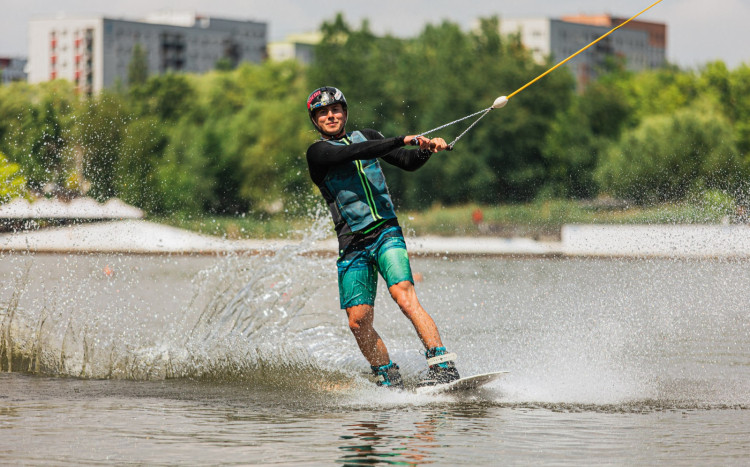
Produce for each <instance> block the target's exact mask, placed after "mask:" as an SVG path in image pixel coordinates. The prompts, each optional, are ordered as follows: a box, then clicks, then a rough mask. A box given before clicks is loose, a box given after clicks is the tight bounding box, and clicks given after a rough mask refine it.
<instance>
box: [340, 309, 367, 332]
mask: <svg viewBox="0 0 750 467" xmlns="http://www.w3.org/2000/svg"><path fill="white" fill-rule="evenodd" d="M346 314H347V316H348V317H349V329H351V331H352V332H353V333H355V334H356V333H358V332H361V331H362V330H365V329H369V328H371V327H372V318H373V309H372V307H371V306H369V305H356V306H353V307H351V308H347V309H346Z"/></svg>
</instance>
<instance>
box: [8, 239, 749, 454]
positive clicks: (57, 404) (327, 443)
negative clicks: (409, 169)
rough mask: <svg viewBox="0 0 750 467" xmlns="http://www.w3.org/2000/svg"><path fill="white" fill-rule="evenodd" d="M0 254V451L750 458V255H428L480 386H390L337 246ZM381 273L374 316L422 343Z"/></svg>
mask: <svg viewBox="0 0 750 467" xmlns="http://www.w3.org/2000/svg"><path fill="white" fill-rule="evenodd" d="M301 253H304V252H303V251H301V249H299V248H297V249H295V248H287V249H283V250H281V251H278V252H277V253H276V254H275V255H265V256H252V257H244V256H230V257H221V258H218V257H185V256H173V257H169V256H127V255H23V254H7V253H6V254H4V255H3V256H2V257H0V331H1V332H0V342H1V344H0V362H1V363H0V365H1V366H0V368H2V372H0V464H56V465H66V464H67V465H80V464H100V463H116V464H148V465H169V464H181V465H184V464H189V465H231V464H240V465H253V464H259V465H325V464H335V463H339V464H349V465H358V464H397V465H409V464H420V465H421V464H434V465H499V464H507V465H529V464H555V465H581V464H610V465H611V464H615V465H618V464H619V465H633V464H657V463H660V464H661V463H664V464H670V465H672V464H676V465H742V464H745V465H747V459H748V456H750V319H749V316H748V303H750V287H749V285H750V267H749V266H750V265H748V263H747V262H746V261H721V260H700V261H699V260H670V259H658V260H657V259H642V260H614V259H554V258H544V259H542V258H531V259H513V258H434V257H433V258H415V259H413V264H412V265H413V269H414V270H415V272H418V273H420V274H421V276H422V277H423V279H422V280H421V281H420V282H418V283H417V291H418V294H419V295H420V299H421V301H422V303H423V304H424V306H425V308H426V309H427V310H428V311H429V312H430V313H431V314H432V315H433V317H434V318H435V320H436V322H437V323H438V326H439V328H440V330H441V334H442V337H443V341H444V342H445V344H446V345H447V347H448V349H449V350H450V351H453V352H456V353H457V354H458V356H459V358H458V365H459V370H460V371H461V372H462V373H463V374H465V375H469V374H472V373H481V372H488V371H495V370H509V371H510V373H509V374H508V375H506V376H505V377H503V378H502V379H500V380H498V381H496V382H494V383H491V384H490V385H488V386H487V387H485V388H484V389H483V390H481V391H479V392H477V393H475V394H471V395H465V396H450V395H441V396H429V395H417V394H412V393H408V392H393V391H388V390H384V389H381V388H377V387H375V386H373V385H372V383H371V382H369V381H368V380H367V379H366V378H365V377H364V376H363V372H365V371H366V370H367V369H368V366H367V363H366V362H365V360H364V359H363V358H362V357H361V355H360V354H359V352H358V350H357V347H356V344H355V342H354V339H353V337H352V336H351V335H350V332H349V330H348V327H347V325H346V319H345V316H344V313H343V312H342V311H341V310H339V309H338V300H337V289H336V285H335V281H336V278H335V265H334V261H335V260H334V259H332V258H319V257H316V256H314V255H306V254H301ZM384 290H385V289H384V287H383V284H382V283H381V287H380V289H379V292H380V296H379V297H378V302H377V304H376V310H377V311H376V327H377V328H378V330H379V331H380V332H381V335H383V337H384V339H385V340H386V344H387V345H388V346H389V350H390V351H391V355H392V357H393V359H394V361H396V362H398V363H399V365H400V366H401V367H402V370H403V372H404V374H405V377H406V378H407V379H410V380H412V381H413V380H416V379H417V378H418V377H419V374H420V372H421V371H423V370H424V367H425V363H424V356H423V355H422V354H421V353H420V351H421V349H420V348H419V347H420V346H419V341H418V339H417V337H416V334H415V333H414V331H413V329H412V328H411V326H410V324H409V323H408V321H407V320H406V319H405V318H404V317H403V316H402V315H401V313H400V312H399V311H398V309H397V307H396V306H395V304H393V303H392V301H391V300H390V298H388V297H386V296H385V295H384V294H383V292H384Z"/></svg>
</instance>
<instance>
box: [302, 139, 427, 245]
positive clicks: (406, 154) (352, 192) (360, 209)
mask: <svg viewBox="0 0 750 467" xmlns="http://www.w3.org/2000/svg"><path fill="white" fill-rule="evenodd" d="M430 155H431V153H430V152H429V151H420V150H410V149H405V148H404V137H403V136H400V137H396V138H384V137H383V135H381V134H380V133H379V132H377V131H375V130H369V129H364V130H361V131H355V132H352V133H347V134H346V136H344V137H342V138H340V139H336V140H320V141H318V142H316V143H314V144H312V145H311V146H310V147H309V148H308V149H307V165H308V168H309V170H310V177H311V178H312V181H313V182H314V183H315V184H316V185H317V186H318V188H319V189H320V192H321V194H322V195H323V198H324V199H325V201H326V203H327V204H328V209H329V210H330V211H331V216H332V217H333V223H334V227H335V229H336V234H337V235H338V238H339V249H340V250H344V249H345V247H346V245H348V244H349V243H350V242H351V241H353V240H354V239H355V237H356V235H362V234H366V233H368V232H370V231H372V230H374V229H376V228H377V227H380V226H381V225H383V226H385V225H398V221H397V218H396V213H395V211H394V208H393V201H392V200H391V195H390V193H389V192H388V187H387V185H386V183H385V177H384V176H383V171H382V169H381V168H380V163H379V161H378V159H382V160H383V161H385V162H387V163H389V164H392V165H395V166H396V167H399V168H401V169H404V170H409V171H413V170H417V169H418V168H420V167H422V166H423V165H424V164H425V163H426V162H427V160H428V159H429V158H430Z"/></svg>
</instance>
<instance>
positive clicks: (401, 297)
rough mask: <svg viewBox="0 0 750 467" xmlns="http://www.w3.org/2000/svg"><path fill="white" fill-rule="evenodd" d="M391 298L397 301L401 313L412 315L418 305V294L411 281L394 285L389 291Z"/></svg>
mask: <svg viewBox="0 0 750 467" xmlns="http://www.w3.org/2000/svg"><path fill="white" fill-rule="evenodd" d="M389 291H390V292H391V297H393V299H394V300H395V301H396V303H397V304H398V306H399V308H401V311H403V312H404V313H407V314H408V313H410V312H411V311H413V310H414V307H415V306H416V304H417V293H416V291H415V290H414V284H412V283H411V282H409V281H402V282H399V283H398V284H394V285H392V286H391V288H390V289H389Z"/></svg>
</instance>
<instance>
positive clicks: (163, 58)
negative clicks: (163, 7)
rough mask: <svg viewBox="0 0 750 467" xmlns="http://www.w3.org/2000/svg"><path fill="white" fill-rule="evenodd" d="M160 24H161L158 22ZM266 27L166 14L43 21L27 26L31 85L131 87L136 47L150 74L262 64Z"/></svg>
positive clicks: (95, 89) (93, 89) (86, 89)
mask: <svg viewBox="0 0 750 467" xmlns="http://www.w3.org/2000/svg"><path fill="white" fill-rule="evenodd" d="M155 21H159V22H155ZM266 36H267V26H266V24H265V23H258V22H253V21H235V20H226V19H217V18H209V17H201V16H197V15H195V14H194V13H182V14H174V13H170V14H162V15H160V16H152V17H149V18H148V19H147V20H146V22H141V21H128V20H121V19H110V18H104V17H90V18H57V19H40V20H34V21H31V22H30V23H29V64H28V71H29V82H31V83H38V82H42V81H49V80H51V79H67V80H69V81H72V82H73V83H75V84H76V86H77V87H78V88H79V89H80V90H81V91H84V92H88V93H92V92H98V91H100V90H101V89H103V88H107V87H110V86H113V85H114V84H116V83H117V82H118V81H119V82H122V83H123V84H127V75H128V65H129V64H130V61H131V59H132V57H133V49H134V47H135V45H136V44H140V46H141V48H142V49H143V50H144V51H145V52H146V61H147V63H148V73H149V75H152V74H159V73H164V72H167V71H184V72H191V73H203V72H206V71H210V70H213V69H215V68H216V63H217V62H218V61H219V60H221V59H225V60H228V61H229V63H231V64H233V65H236V64H237V63H239V62H243V61H250V62H260V61H262V60H263V59H264V58H265V55H266Z"/></svg>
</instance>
